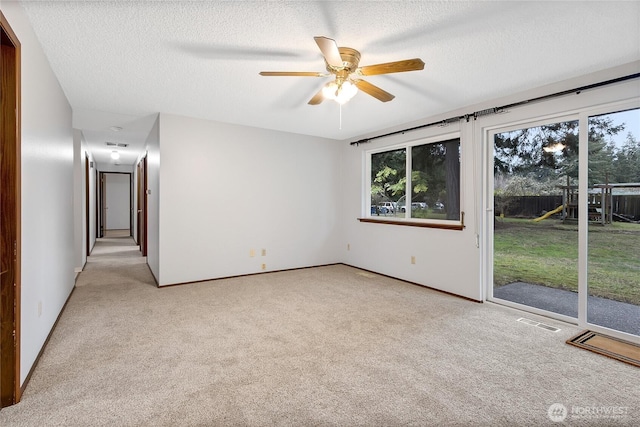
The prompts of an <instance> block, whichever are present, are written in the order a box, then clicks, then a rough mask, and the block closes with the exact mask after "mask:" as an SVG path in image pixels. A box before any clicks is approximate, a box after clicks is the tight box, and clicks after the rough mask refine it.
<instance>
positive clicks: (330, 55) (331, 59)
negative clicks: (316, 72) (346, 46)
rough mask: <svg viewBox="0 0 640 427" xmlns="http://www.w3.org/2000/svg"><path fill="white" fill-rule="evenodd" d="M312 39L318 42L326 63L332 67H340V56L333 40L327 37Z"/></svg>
mask: <svg viewBox="0 0 640 427" xmlns="http://www.w3.org/2000/svg"><path fill="white" fill-rule="evenodd" d="M313 39H314V40H315V41H316V43H317V44H318V47H319V48H320V51H321V52H322V56H324V59H325V60H326V61H327V64H329V65H331V66H332V67H342V57H341V56H340V51H339V50H338V45H337V44H336V41H335V40H333V39H330V38H328V37H314V38H313Z"/></svg>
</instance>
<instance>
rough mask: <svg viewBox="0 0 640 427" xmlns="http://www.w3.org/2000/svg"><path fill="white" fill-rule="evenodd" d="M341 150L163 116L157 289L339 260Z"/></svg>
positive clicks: (276, 134)
mask: <svg viewBox="0 0 640 427" xmlns="http://www.w3.org/2000/svg"><path fill="white" fill-rule="evenodd" d="M340 145H341V144H340V143H338V142H336V141H331V140H326V139H321V138H315V137H308V136H302V135H295V134H290V133H282V132H275V131H267V130H261V129H256V128H249V127H243V126H236V125H229V124H222V123H218V122H212V121H205V120H198V119H192V118H186V117H178V116H174V115H169V114H161V115H160V155H161V158H162V170H161V175H160V179H161V183H162V186H161V188H160V265H161V266H162V270H161V272H160V277H159V279H160V285H167V284H174V283H183V282H190V281H197V280H205V279H212V278H218V277H227V276H234V275H240V274H249V273H258V272H261V271H263V270H262V264H266V271H273V270H282V269H290V268H297V267H306V266H313V265H321V264H328V263H335V262H338V261H340V254H339V252H338V250H337V249H338V248H337V247H336V241H337V232H338V225H339V218H340V216H341V215H343V213H342V212H341V210H340V206H339V204H338V201H339V199H340V197H339V194H340V192H341V188H342V180H341V177H340V153H341V151H342V150H341V149H340ZM152 191H153V190H152ZM151 198H153V193H152V195H151ZM251 249H253V250H255V256H254V257H250V251H251ZM262 249H266V251H267V255H266V256H261V250H262Z"/></svg>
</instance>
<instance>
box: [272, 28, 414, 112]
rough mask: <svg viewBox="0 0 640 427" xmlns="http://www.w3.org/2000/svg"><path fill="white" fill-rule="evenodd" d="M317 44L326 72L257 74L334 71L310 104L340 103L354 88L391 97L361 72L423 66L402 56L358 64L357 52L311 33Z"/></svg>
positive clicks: (289, 73) (314, 74) (378, 96)
mask: <svg viewBox="0 0 640 427" xmlns="http://www.w3.org/2000/svg"><path fill="white" fill-rule="evenodd" d="M314 40H315V41H316V43H317V44H318V47H319V48H320V51H321V52H322V56H324V62H325V64H326V68H327V71H328V72H329V74H327V73H321V72H313V71H310V72H307V71H262V72H260V75H261V76H297V77H328V76H331V75H335V79H334V80H333V81H331V82H329V83H327V84H326V85H324V86H323V87H322V89H320V91H319V92H318V93H316V94H315V95H314V96H313V97H312V98H311V99H310V100H309V104H310V105H318V104H320V103H321V102H322V101H324V100H325V99H333V100H334V101H336V102H338V103H340V104H344V103H345V102H347V101H348V100H349V99H351V98H353V96H354V95H355V94H356V93H357V92H358V89H360V90H361V91H363V92H364V93H366V94H369V95H371V96H373V97H374V98H376V99H378V100H380V101H382V102H388V101H391V100H392V99H393V98H395V96H394V95H392V94H390V93H389V92H387V91H384V90H382V89H380V88H379V87H378V86H375V85H373V84H371V83H369V82H367V81H366V80H362V79H361V78H360V77H361V76H374V75H378V74H390V73H402V72H405V71H417V70H422V69H424V62H422V60H421V59H420V58H414V59H405V60H403V61H395V62H386V63H383V64H376V65H367V66H364V67H360V66H359V65H358V64H359V62H360V52H358V51H357V50H355V49H352V48H350V47H338V45H337V43H336V42H335V40H333V39H330V38H328V37H314Z"/></svg>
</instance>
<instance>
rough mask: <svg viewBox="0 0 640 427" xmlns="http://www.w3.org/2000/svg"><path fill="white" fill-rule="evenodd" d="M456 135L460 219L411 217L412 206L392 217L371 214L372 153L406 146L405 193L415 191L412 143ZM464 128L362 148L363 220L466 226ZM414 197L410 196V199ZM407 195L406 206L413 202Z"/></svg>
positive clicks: (413, 144)
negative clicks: (413, 189)
mask: <svg viewBox="0 0 640 427" xmlns="http://www.w3.org/2000/svg"><path fill="white" fill-rule="evenodd" d="M453 139H458V140H459V141H460V142H459V144H460V188H459V206H460V217H459V219H457V220H450V219H433V218H412V217H411V209H410V208H408V209H405V213H404V215H405V216H404V217H396V216H393V217H389V218H384V217H383V218H380V217H376V216H373V215H371V163H372V162H371V157H372V156H373V155H375V154H379V153H385V152H389V151H395V150H400V149H404V150H405V162H406V163H405V176H406V178H407V179H406V187H405V195H407V194H408V195H410V194H412V182H411V175H412V166H413V165H412V155H411V153H412V151H411V150H412V149H413V147H417V146H422V145H428V144H438V143H444V142H447V141H450V140H453ZM462 146H463V139H462V132H461V130H460V129H456V130H452V131H450V132H447V133H440V134H437V135H432V136H425V137H420V138H417V139H413V140H409V141H404V142H402V143H397V144H393V145H386V146H384V147H377V148H372V149H370V150H365V151H364V152H363V156H364V160H363V161H364V166H365V167H364V168H363V169H364V177H363V184H364V185H363V187H364V191H363V212H362V216H361V217H360V218H358V220H359V221H360V222H367V223H379V224H387V225H401V226H413V227H425V228H440V229H446V230H463V229H464V227H465V226H464V208H463V201H464V197H463V196H464V194H463V193H464V191H463V187H464V185H463V182H464V169H463V167H462V164H463V154H462V151H463V150H462ZM410 198H411V197H409V199H410ZM406 199H407V198H406V197H405V206H407V205H408V206H410V203H411V202H410V201H409V202H407V201H406Z"/></svg>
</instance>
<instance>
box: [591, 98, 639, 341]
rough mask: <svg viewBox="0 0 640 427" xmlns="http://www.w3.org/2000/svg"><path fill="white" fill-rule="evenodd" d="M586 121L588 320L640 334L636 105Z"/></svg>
mask: <svg viewBox="0 0 640 427" xmlns="http://www.w3.org/2000/svg"><path fill="white" fill-rule="evenodd" d="M588 120H589V153H588V165H589V169H588V200H587V208H588V217H589V226H588V250H587V254H588V267H587V272H588V274H587V287H588V292H587V294H588V298H587V316H586V317H587V322H588V323H590V324H593V325H599V326H603V327H606V328H609V329H613V330H617V331H621V332H626V333H629V334H633V335H640V109H637V108H636V109H630V110H625V111H618V112H614V113H608V114H599V115H593V116H590V117H589V119H588Z"/></svg>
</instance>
